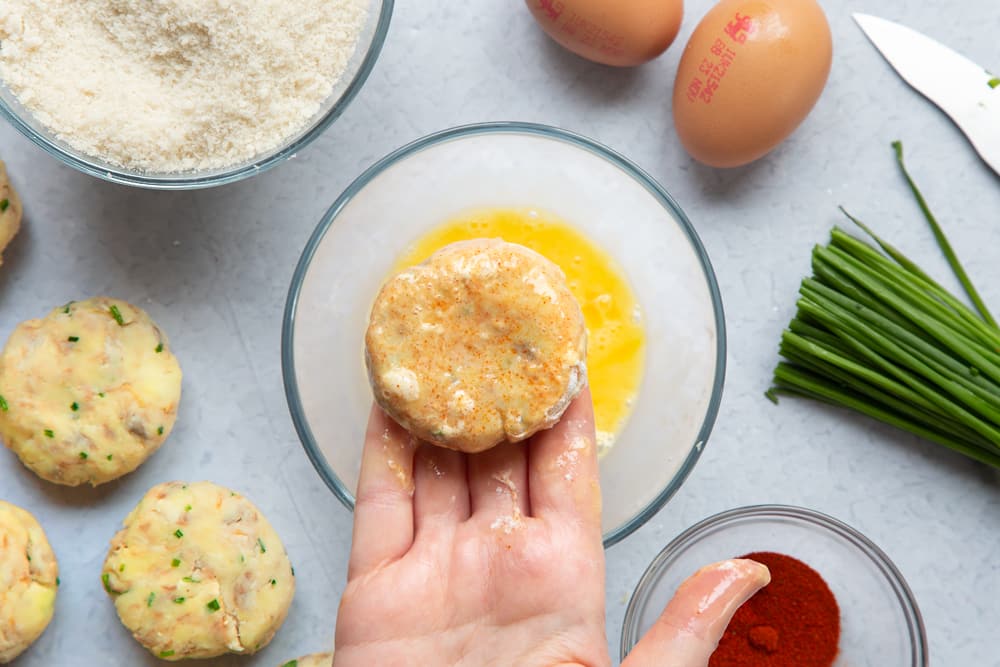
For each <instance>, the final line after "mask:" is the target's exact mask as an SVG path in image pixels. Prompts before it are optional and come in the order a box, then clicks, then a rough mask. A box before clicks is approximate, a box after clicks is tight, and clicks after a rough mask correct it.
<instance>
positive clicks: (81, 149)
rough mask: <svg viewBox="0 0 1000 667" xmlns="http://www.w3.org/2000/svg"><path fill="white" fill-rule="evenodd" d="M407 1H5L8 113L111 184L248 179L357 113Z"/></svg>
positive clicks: (1, 67) (2, 81) (1, 84)
mask: <svg viewBox="0 0 1000 667" xmlns="http://www.w3.org/2000/svg"><path fill="white" fill-rule="evenodd" d="M393 1H394V0H301V1H299V2H288V1H287V0H226V1H225V2H195V3H192V2H188V1H187V0H158V1H157V2H129V1H123V0H88V1H87V2H80V1H79V0H50V1H48V2H44V3H40V2H37V1H36V0H4V2H3V3H2V4H3V7H2V9H0V116H2V117H3V118H4V119H6V120H7V121H8V122H10V123H11V124H12V125H13V126H14V127H15V128H17V129H18V130H19V131H20V132H21V133H22V134H24V136H26V137H27V138H28V139H30V140H31V141H33V142H34V143H35V144H37V145H38V146H40V147H41V148H43V149H44V150H45V151H46V152H48V153H49V154H51V155H53V156H55V157H56V158H58V159H59V160H61V161H62V162H64V163H66V164H68V165H70V166H71V167H74V168H76V169H79V170H80V171H82V172H84V173H86V174H90V175H92V176H96V177H98V178H102V179H105V180H108V181H112V182H116V183H124V184H127V185H134V186H139V187H145V188H152V189H161V190H187V189H195V188H205V187H211V186H215V185H222V184H225V183H232V182H234V181H239V180H242V179H244V178H248V177H250V176H253V175H255V174H258V173H260V172H261V171H264V170H265V169H268V168H270V167H273V166H275V165H277V164H280V163H281V162H283V161H285V160H287V159H289V158H291V157H294V156H295V154H296V153H297V152H298V151H300V150H302V149H303V148H304V147H305V146H306V145H307V144H309V143H310V142H312V141H313V140H314V139H316V137H318V136H319V135H320V134H321V133H322V132H323V131H324V130H325V129H326V128H327V127H329V125H330V124H331V123H333V121H334V120H336V119H337V118H338V117H339V116H340V114H341V113H343V111H344V109H346V108H347V106H348V104H350V102H351V100H352V99H353V98H354V97H355V95H356V94H357V93H358V91H359V90H360V89H361V87H362V86H363V85H364V82H365V80H366V79H367V78H368V75H369V73H370V72H371V70H372V68H373V67H374V65H375V61H376V59H377V58H378V55H379V53H380V51H381V48H382V44H383V42H384V41H385V37H386V33H387V31H388V28H389V20H390V17H391V15H392V8H393Z"/></svg>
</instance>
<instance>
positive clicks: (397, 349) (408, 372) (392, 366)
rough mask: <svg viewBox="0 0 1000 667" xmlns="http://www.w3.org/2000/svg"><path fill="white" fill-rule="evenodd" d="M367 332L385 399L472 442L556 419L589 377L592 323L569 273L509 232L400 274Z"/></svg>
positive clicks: (446, 438) (514, 436) (396, 412)
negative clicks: (570, 284) (571, 287)
mask: <svg viewBox="0 0 1000 667" xmlns="http://www.w3.org/2000/svg"><path fill="white" fill-rule="evenodd" d="M365 343H366V346H365V347H366V355H365V356H366V361H367V364H368V374H369V378H370V379H371V384H372V388H373V390H374V393H375V400H376V401H377V402H378V404H379V405H381V406H382V408H383V409H384V410H385V411H386V412H387V413H388V414H389V415H391V416H392V417H393V419H395V420H396V421H397V422H399V424H400V425H402V426H403V427H404V428H406V429H407V430H409V431H410V433H412V434H413V435H414V436H415V437H417V438H420V439H421V440H426V441H428V442H432V443H434V444H437V445H440V446H442V447H448V448H450V449H457V450H459V451H464V452H479V451H483V450H485V449H489V448H490V447H493V446H495V445H498V444H500V443H501V442H503V441H505V440H508V441H511V442H517V441H519V440H523V439H525V438H527V437H530V436H531V435H533V434H534V433H536V432H537V431H540V430H542V429H544V428H548V427H550V426H552V425H553V424H555V423H556V422H557V421H558V420H559V418H560V417H561V416H562V414H563V412H564V411H565V410H566V407H567V406H568V405H569V403H570V401H571V400H573V398H574V397H575V396H576V394H577V393H578V392H579V391H580V389H581V387H582V386H583V385H584V384H585V383H586V365H585V362H586V357H587V330H586V328H585V327H584V321H583V314H582V312H581V311H580V304H579V303H577V301H576V299H575V298H574V297H573V294H572V293H571V292H570V290H569V287H567V285H566V276H565V274H563V272H562V270H561V269H560V268H559V267H558V266H556V265H555V264H553V263H552V262H550V261H549V260H547V259H545V258H544V257H542V256H541V255H539V254H538V253H536V252H534V251H533V250H529V249H528V248H525V247H524V246H520V245H516V244H513V243H506V242H504V241H501V240H499V239H476V240H472V241H461V242H458V243H452V244H451V245H448V246H445V247H444V248H442V249H441V250H439V251H438V252H436V253H435V254H433V255H432V256H431V257H430V258H429V259H428V260H427V261H426V262H424V263H423V264H421V265H419V266H415V267H412V268H410V269H407V270H405V271H402V272H400V273H398V274H397V275H395V276H393V277H392V278H390V279H389V281H388V282H387V283H386V284H385V285H384V286H383V287H382V290H381V291H380V292H379V294H378V296H377V297H376V299H375V305H374V306H373V307H372V313H371V322H370V323H369V325H368V332H367V336H366V338H365Z"/></svg>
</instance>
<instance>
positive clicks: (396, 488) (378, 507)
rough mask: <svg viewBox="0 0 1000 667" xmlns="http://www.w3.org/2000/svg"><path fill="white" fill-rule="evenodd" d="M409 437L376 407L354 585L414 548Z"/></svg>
mask: <svg viewBox="0 0 1000 667" xmlns="http://www.w3.org/2000/svg"><path fill="white" fill-rule="evenodd" d="M414 449H415V447H414V445H413V444H412V442H411V439H410V436H409V434H408V433H407V432H406V431H405V430H403V428H402V427H400V426H399V424H397V423H396V422H394V421H393V420H392V419H391V418H390V417H389V416H388V415H386V414H385V413H384V412H383V411H382V409H381V408H379V407H378V406H373V407H372V411H371V415H370V416H369V418H368V432H367V433H366V434H365V445H364V452H363V453H362V455H361V475H360V478H359V479H358V492H357V500H356V503H355V506H354V539H353V543H352V545H351V558H350V562H349V564H348V573H347V576H348V579H353V578H354V577H355V576H356V575H358V574H362V573H364V572H367V571H369V570H371V569H373V568H376V567H378V566H379V565H381V564H383V563H385V562H388V561H393V560H396V559H398V558H400V557H402V556H403V555H404V554H405V553H406V552H407V551H408V550H409V548H410V546H411V545H412V544H413V452H414Z"/></svg>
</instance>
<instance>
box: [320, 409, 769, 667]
mask: <svg viewBox="0 0 1000 667" xmlns="http://www.w3.org/2000/svg"><path fill="white" fill-rule="evenodd" d="M733 563H735V564H734V565H727V566H715V567H714V568H706V569H705V570H703V571H702V572H701V573H699V575H698V576H697V577H695V578H693V579H692V580H691V581H689V582H687V583H686V584H685V586H682V588H681V590H680V591H679V592H678V597H677V598H675V600H674V602H672V603H671V605H670V606H669V607H668V608H667V610H666V611H665V612H664V615H663V617H662V618H661V620H660V622H659V623H658V624H657V625H656V627H654V628H653V630H651V632H650V633H649V635H647V637H646V638H644V639H643V642H641V643H640V644H639V645H638V646H637V647H636V648H635V650H634V651H633V653H632V655H630V656H629V658H628V659H627V661H626V662H625V663H624V665H625V666H627V667H646V666H647V665H649V666H652V665H654V664H655V665H657V666H658V667H663V666H666V665H671V666H672V665H677V666H678V667H681V666H683V667H689V666H692V667H693V666H696V665H704V664H706V663H707V659H708V655H710V654H711V650H712V649H714V647H715V644H716V643H717V642H718V639H719V637H720V636H721V634H722V631H723V630H724V629H725V626H726V624H727V623H728V620H729V616H731V615H732V613H733V612H734V611H735V609H736V608H737V607H738V606H739V604H741V603H742V602H743V600H745V599H746V598H748V597H749V596H750V595H752V593H753V592H755V591H756V589H757V588H759V587H760V585H763V583H766V581H765V582H761V581H760V580H759V579H760V577H759V575H760V569H762V568H760V566H756V564H750V565H745V563H747V561H733ZM755 568H760V569H755ZM764 573H766V569H764ZM699 605H700V606H699ZM604 611H605V610H604V550H603V546H602V541H601V496H600V486H599V480H598V465H597V451H596V446H595V438H594V421H593V409H592V406H591V401H590V394H589V391H584V393H582V394H581V396H580V397H579V398H577V400H576V401H574V402H573V404H572V405H571V406H570V408H569V409H568V410H567V412H566V414H565V415H564V416H563V418H562V420H561V421H560V422H559V424H558V425H557V426H556V427H554V428H552V429H550V430H547V431H543V432H541V433H539V434H537V435H535V436H534V437H533V438H531V439H530V440H529V441H527V442H526V443H521V444H503V445H500V446H498V447H496V448H494V449H491V450H489V451H486V452H483V453H481V454H475V455H465V454H461V453H459V452H453V451H449V450H445V449H441V448H438V447H435V446H432V445H420V444H417V443H415V442H413V441H412V440H411V438H410V437H409V435H408V434H407V433H406V432H405V431H404V430H403V429H402V428H400V427H399V426H398V425H397V424H396V423H395V422H393V421H392V419H390V418H389V417H387V416H386V415H385V414H384V413H383V412H382V411H381V410H380V409H378V408H374V409H373V411H372V414H371V418H370V420H369V426H368V433H367V435H366V438H365V449H364V454H363V457H362V464H361V476H360V480H359V483H358V493H357V503H356V506H355V518H354V540H353V545H352V549H351V557H350V562H349V566H348V583H347V588H346V590H345V591H344V595H343V598H342V599H341V603H340V611H339V613H338V617H337V633H336V651H335V653H334V663H333V664H334V667H354V666H355V665H358V666H362V667H371V666H372V665H378V666H379V667H395V666H400V667H403V666H409V665H413V666H419V667H436V666H438V665H440V666H446V665H447V666H449V667H450V666H459V665H462V666H464V665H468V666H470V667H481V666H485V665H498V666H500V665H502V666H508V665H516V666H517V667H556V666H558V667H605V666H607V665H610V664H611V661H610V658H609V656H608V652H607V641H606V637H605V632H604ZM709 646H710V647H709ZM699 661H700V662H699Z"/></svg>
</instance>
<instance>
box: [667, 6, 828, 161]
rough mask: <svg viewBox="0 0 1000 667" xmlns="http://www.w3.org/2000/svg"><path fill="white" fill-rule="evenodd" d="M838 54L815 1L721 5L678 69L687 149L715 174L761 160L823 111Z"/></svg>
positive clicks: (677, 99)
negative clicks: (817, 107)
mask: <svg viewBox="0 0 1000 667" xmlns="http://www.w3.org/2000/svg"><path fill="white" fill-rule="evenodd" d="M832 53H833V47H832V40H831V37H830V26H829V24H828V23H827V20H826V16H825V15H824V14H823V10H822V9H821V8H820V6H819V5H818V4H816V2H815V1H814V0H722V2H720V3H719V4H717V5H715V7H713V8H712V9H711V10H710V11H709V12H708V14H706V15H705V17H704V18H703V19H702V20H701V23H699V24H698V27H696V28H695V30H694V33H693V34H692V35H691V39H690V40H689V41H688V43H687V46H686V47H685V48H684V53H683V55H682V56H681V61H680V65H679V66H678V68H677V78H676V79H675V81H674V94H673V110H674V125H675V127H676V129H677V135H678V136H679V137H680V140H681V143H682V144H683V145H684V148H686V149H687V151H688V152H689V153H690V154H691V156H692V157H694V158H695V159H696V160H699V161H700V162H704V163H705V164H707V165H710V166H713V167H737V166H740V165H744V164H747V163H748V162H752V161H753V160H756V159H757V158H760V157H762V156H763V155H765V154H766V153H768V152H769V151H770V150H772V149H773V148H774V147H775V146H777V145H778V144H779V143H781V142H782V141H783V140H784V139H785V138H786V137H787V136H788V135H790V134H791V133H792V132H793V131H794V130H795V128H796V127H798V125H799V124H800V123H801V122H802V121H803V120H804V119H805V117H806V116H807V115H808V114H809V111H810V110H811V109H812V107H813V105H814V104H816V101H817V100H818V99H819V96H820V93H821V92H822V91H823V87H824V85H825V84H826V80H827V77H828V76H829V74H830V63H831V59H832Z"/></svg>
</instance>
